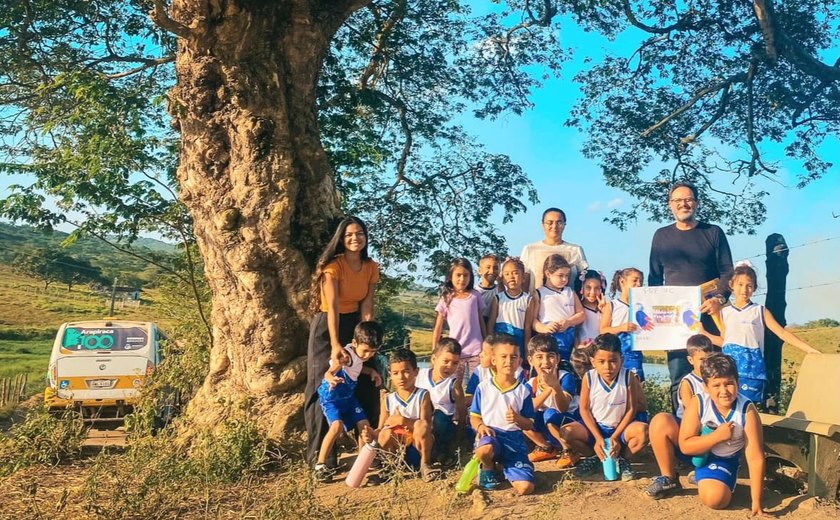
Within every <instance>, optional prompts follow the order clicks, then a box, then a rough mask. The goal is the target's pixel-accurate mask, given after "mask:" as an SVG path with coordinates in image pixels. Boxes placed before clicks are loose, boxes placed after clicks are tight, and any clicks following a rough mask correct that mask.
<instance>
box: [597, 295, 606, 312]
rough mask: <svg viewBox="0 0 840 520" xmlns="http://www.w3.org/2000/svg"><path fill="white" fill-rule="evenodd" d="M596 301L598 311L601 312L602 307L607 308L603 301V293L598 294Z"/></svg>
mask: <svg viewBox="0 0 840 520" xmlns="http://www.w3.org/2000/svg"><path fill="white" fill-rule="evenodd" d="M596 301H597V302H598V310H599V311H603V310H604V307H606V306H607V300H605V299H604V293H598V298H597V299H596Z"/></svg>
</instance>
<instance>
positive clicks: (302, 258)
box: [161, 0, 354, 438]
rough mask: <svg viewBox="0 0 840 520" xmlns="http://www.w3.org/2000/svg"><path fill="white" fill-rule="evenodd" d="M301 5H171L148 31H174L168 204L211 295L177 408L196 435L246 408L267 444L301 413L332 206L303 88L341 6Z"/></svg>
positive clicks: (332, 192)
mask: <svg viewBox="0 0 840 520" xmlns="http://www.w3.org/2000/svg"><path fill="white" fill-rule="evenodd" d="M310 4H315V2H311V1H310V2H307V1H304V0H290V1H285V2H281V1H265V2H256V1H253V2H247V1H229V2H224V1H213V0H211V1H209V2H206V1H198V0H175V1H174V2H173V7H172V19H173V20H175V21H173V20H164V23H161V25H163V26H165V27H167V26H168V27H167V28H168V29H170V30H173V31H175V32H176V33H178V35H179V42H178V57H177V61H176V74H177V86H176V87H175V88H174V89H173V90H172V92H171V95H170V97H171V102H172V106H171V112H172V114H173V116H174V119H175V124H177V125H179V126H180V131H181V136H182V138H181V156H180V166H179V168H178V180H179V183H180V196H181V199H182V200H183V202H184V203H185V204H186V205H187V207H188V208H189V211H190V214H191V215H192V218H193V220H194V231H195V236H196V240H197V242H198V246H199V249H200V251H201V255H202V257H203V259H204V265H205V276H206V278H207V281H208V283H209V285H210V288H211V290H212V300H213V307H212V330H213V347H212V352H211V357H210V372H209V374H208V376H207V378H206V380H205V382H204V385H203V386H202V388H201V389H200V390H199V391H198V393H197V395H196V396H195V397H194V398H193V400H192V401H191V403H190V405H189V407H188V410H187V416H188V418H190V419H191V424H193V425H198V426H199V427H200V426H201V425H212V424H216V423H218V422H219V421H220V420H222V419H224V417H225V416H226V415H227V414H228V413H229V411H230V409H231V406H236V405H238V404H241V403H242V402H244V401H246V400H247V401H248V402H249V403H250V406H251V410H252V411H253V412H255V414H256V417H257V418H258V420H259V422H260V425H261V427H262V428H264V429H265V431H266V432H268V434H269V435H270V436H271V437H273V438H282V437H283V436H284V435H285V434H287V433H288V431H289V430H290V428H293V427H294V426H295V425H296V423H297V422H298V421H296V420H295V418H298V419H299V418H300V416H301V415H300V413H299V411H300V409H301V405H302V402H303V396H302V395H301V394H300V390H301V388H302V385H303V383H304V381H305V376H306V374H305V370H306V364H305V354H306V339H307V331H308V319H307V318H308V316H307V314H306V308H307V306H308V290H309V285H310V276H311V269H312V266H313V265H314V262H315V260H316V258H317V255H318V254H319V252H320V250H321V248H322V247H323V245H324V243H325V242H326V240H327V239H328V237H329V234H330V233H331V232H332V226H333V225H334V224H335V220H336V218H337V217H338V216H339V212H340V210H339V201H338V196H337V192H336V189H335V185H334V181H333V172H332V169H331V167H330V165H329V162H328V160H327V156H326V154H325V152H324V150H323V147H322V146H321V142H320V139H319V133H318V125H317V111H316V103H315V100H316V86H317V80H318V74H319V72H320V68H321V64H322V62H323V58H324V55H325V53H326V52H327V50H328V45H329V42H330V39H331V38H332V36H333V34H334V32H335V31H336V30H337V28H338V27H339V25H340V24H341V23H342V22H343V21H344V19H345V18H346V16H348V15H349V14H350V13H351V12H352V10H353V8H354V7H353V6H344V7H343V11H344V12H332V11H342V7H339V6H340V4H342V2H324V5H325V6H327V7H324V8H323V10H322V11H316V10H315V8H313V7H312V5H310ZM327 10H330V11H331V12H326V11H327Z"/></svg>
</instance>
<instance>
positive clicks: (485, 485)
mask: <svg viewBox="0 0 840 520" xmlns="http://www.w3.org/2000/svg"><path fill="white" fill-rule="evenodd" d="M499 484H501V482H499V477H498V476H497V475H496V471H495V470H492V469H482V470H481V471H479V473H478V487H479V489H483V490H485V491H492V490H494V489H496V488H497V487H499Z"/></svg>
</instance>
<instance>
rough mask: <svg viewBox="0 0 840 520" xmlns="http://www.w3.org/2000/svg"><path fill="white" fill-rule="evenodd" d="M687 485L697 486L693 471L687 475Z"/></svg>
mask: <svg viewBox="0 0 840 520" xmlns="http://www.w3.org/2000/svg"><path fill="white" fill-rule="evenodd" d="M688 483H689V484H691V485H692V486H696V485H697V475H695V474H694V472H693V471H692V472H691V473H689V474H688Z"/></svg>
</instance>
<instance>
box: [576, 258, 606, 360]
mask: <svg viewBox="0 0 840 520" xmlns="http://www.w3.org/2000/svg"><path fill="white" fill-rule="evenodd" d="M606 290H607V279H606V278H604V275H603V273H601V271H596V270H594V269H584V270H583V271H581V272H580V275H579V276H578V278H577V280H575V292H577V294H578V297H579V298H580V303H581V305H582V306H583V314H584V319H583V323H581V324H580V326H579V327H578V328H577V338H576V340H575V347H577V348H583V347H587V346H589V345H590V344H591V343H592V341H594V340H595V338H596V337H597V336H598V334H600V333H601V330H600V329H601V311H602V310H603V309H604V307H605V306H606V305H607V301H606V300H605V299H604V291H606Z"/></svg>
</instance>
